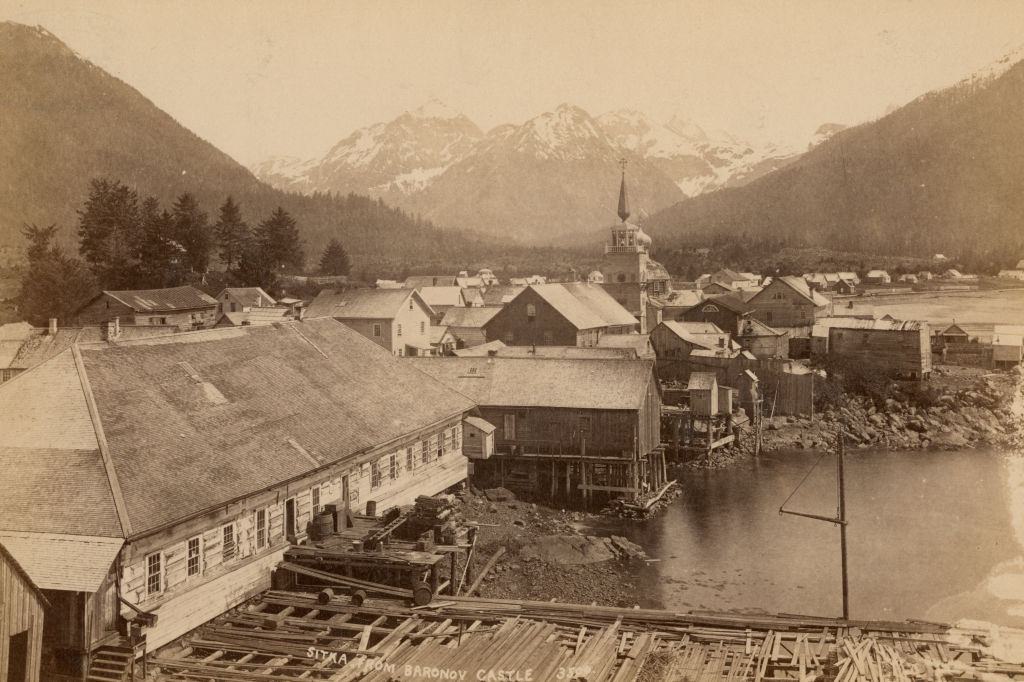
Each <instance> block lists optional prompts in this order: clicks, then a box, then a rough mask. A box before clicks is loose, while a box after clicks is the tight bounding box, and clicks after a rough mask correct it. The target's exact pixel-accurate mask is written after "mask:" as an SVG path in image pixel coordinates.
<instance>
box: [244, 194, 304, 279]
mask: <svg viewBox="0 0 1024 682" xmlns="http://www.w3.org/2000/svg"><path fill="white" fill-rule="evenodd" d="M256 242H257V248H258V250H259V251H260V253H261V259H260V260H261V261H262V262H263V263H265V264H266V265H267V266H268V267H271V268H273V270H274V272H279V271H280V270H281V269H283V268H293V269H295V270H301V269H302V265H303V262H304V261H305V255H304V254H303V252H302V240H301V239H300V238H299V228H298V226H297V225H296V224H295V219H294V218H292V217H291V216H290V215H289V214H288V213H287V212H286V211H285V210H284V209H283V208H281V207H280V206H278V207H277V210H276V211H274V212H273V214H271V216H270V217H269V218H267V219H266V220H264V221H263V222H261V223H260V224H259V227H258V228H257V230H256Z"/></svg>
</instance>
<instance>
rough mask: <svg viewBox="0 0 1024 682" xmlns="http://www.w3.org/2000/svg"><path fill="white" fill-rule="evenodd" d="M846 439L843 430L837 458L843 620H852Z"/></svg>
mask: <svg viewBox="0 0 1024 682" xmlns="http://www.w3.org/2000/svg"><path fill="white" fill-rule="evenodd" d="M845 440H846V437H845V435H844V434H843V432H842V430H840V431H839V452H838V453H837V456H836V468H837V469H838V476H837V477H836V478H837V479H838V482H839V548H840V553H841V554H842V558H843V619H844V620H849V618H850V585H849V580H848V578H847V568H846V483H845V480H844V478H843V455H844V454H845V451H846V447H845Z"/></svg>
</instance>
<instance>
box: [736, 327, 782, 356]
mask: <svg viewBox="0 0 1024 682" xmlns="http://www.w3.org/2000/svg"><path fill="white" fill-rule="evenodd" d="M736 342H737V343H738V344H739V345H740V347H742V348H743V349H744V350H748V351H750V352H751V353H752V354H753V355H754V357H758V358H774V359H777V360H785V359H786V358H788V357H789V335H788V334H786V332H784V331H781V330H778V329H773V328H771V327H769V326H768V325H766V324H765V323H764V322H761V321H760V320H755V319H752V318H746V319H744V320H742V321H740V323H739V333H737V334H736Z"/></svg>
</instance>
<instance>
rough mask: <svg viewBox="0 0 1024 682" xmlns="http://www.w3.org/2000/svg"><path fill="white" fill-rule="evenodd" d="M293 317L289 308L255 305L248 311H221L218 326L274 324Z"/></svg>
mask: <svg viewBox="0 0 1024 682" xmlns="http://www.w3.org/2000/svg"><path fill="white" fill-rule="evenodd" d="M290 318H291V311H290V310H289V309H288V308H279V307H277V306H274V307H265V308H264V307H259V308H257V307H253V308H251V309H250V310H248V311H246V312H226V313H221V316H220V317H219V318H217V324H216V326H217V327H242V326H246V325H261V324H273V323H274V322H284V321H286V320H288V319H290Z"/></svg>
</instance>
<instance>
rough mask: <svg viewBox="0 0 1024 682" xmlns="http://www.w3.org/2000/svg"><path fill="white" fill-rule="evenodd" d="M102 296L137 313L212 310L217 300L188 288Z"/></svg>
mask: <svg viewBox="0 0 1024 682" xmlns="http://www.w3.org/2000/svg"><path fill="white" fill-rule="evenodd" d="M103 295H107V296H110V297H111V298H114V299H116V300H118V301H120V302H121V303H123V304H125V305H126V306H128V307H129V308H131V309H132V310H134V311H135V312H139V313H166V312H174V311H176V310H194V309H196V308H212V307H216V305H217V299H215V298H213V297H212V296H209V295H207V294H204V293H203V292H201V291H199V289H196V288H195V287H190V286H182V287H171V288H169V289H134V290H129V291H104V292H103V293H102V294H100V296H103ZM93 300H96V299H95V298H94V299H93ZM91 302H92V301H90V303H91ZM86 305H88V304H86Z"/></svg>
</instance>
